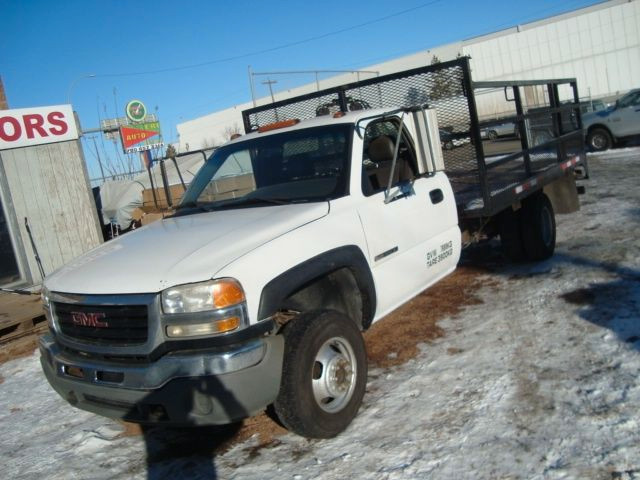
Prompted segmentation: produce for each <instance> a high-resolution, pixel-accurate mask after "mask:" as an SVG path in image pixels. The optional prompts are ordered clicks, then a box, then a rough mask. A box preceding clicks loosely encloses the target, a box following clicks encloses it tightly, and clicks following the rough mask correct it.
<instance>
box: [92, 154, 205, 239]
mask: <svg viewBox="0 0 640 480" xmlns="http://www.w3.org/2000/svg"><path fill="white" fill-rule="evenodd" d="M212 152H213V150H206V151H205V155H206V157H207V158H208V157H209V156H210V155H211V153H212ZM204 160H205V156H204V155H203V154H202V153H200V152H196V153H193V154H190V155H184V156H181V157H177V158H176V161H177V162H178V167H179V169H180V173H181V174H182V178H183V180H184V183H185V184H186V185H188V184H189V183H191V180H192V179H193V177H194V176H195V174H196V173H197V172H198V170H200V167H201V166H202V165H203V164H204ZM164 165H165V169H166V171H167V180H168V181H169V185H179V184H180V176H179V175H178V171H177V170H176V167H175V165H174V164H173V161H172V160H165V163H164ZM151 175H152V176H153V184H154V186H155V187H156V188H161V187H162V174H161V173H160V163H159V162H155V163H154V165H153V167H152V168H151ZM148 188H151V180H150V179H149V174H148V173H147V172H142V173H139V174H138V175H136V176H134V177H133V178H132V179H130V180H108V181H106V182H104V183H103V184H102V185H101V186H100V200H101V201H102V216H103V218H104V223H105V225H108V224H109V223H112V222H113V223H116V224H117V225H118V226H119V227H120V228H121V229H123V230H125V229H127V228H129V227H130V226H131V222H132V221H133V219H132V218H131V213H132V212H133V210H135V209H136V208H137V207H141V206H142V191H143V190H145V189H148Z"/></svg>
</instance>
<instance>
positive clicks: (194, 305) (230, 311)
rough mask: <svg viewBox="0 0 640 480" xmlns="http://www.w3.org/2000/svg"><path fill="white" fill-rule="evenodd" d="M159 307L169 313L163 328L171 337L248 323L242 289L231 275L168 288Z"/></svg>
mask: <svg viewBox="0 0 640 480" xmlns="http://www.w3.org/2000/svg"><path fill="white" fill-rule="evenodd" d="M162 310H163V311H164V313H167V314H169V315H168V316H167V317H165V318H167V324H166V330H165V332H166V335H167V337H172V338H185V337H197V336H203V335H217V334H221V333H228V332H232V331H234V330H237V329H240V328H242V327H244V326H246V325H247V323H248V320H247V313H246V303H245V295H244V290H242V287H241V286H240V284H239V283H238V282H237V281H236V280H234V279H231V278H223V279H219V280H211V281H208V282H201V283H190V284H186V285H178V286H175V287H171V288H168V289H166V290H164V291H163V292H162ZM189 314H194V315H189ZM173 315H175V319H173V318H172V316H173Z"/></svg>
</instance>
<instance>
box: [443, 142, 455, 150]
mask: <svg viewBox="0 0 640 480" xmlns="http://www.w3.org/2000/svg"><path fill="white" fill-rule="evenodd" d="M442 147H443V148H444V149H445V150H453V141H451V140H447V141H446V142H444V143H443V144H442Z"/></svg>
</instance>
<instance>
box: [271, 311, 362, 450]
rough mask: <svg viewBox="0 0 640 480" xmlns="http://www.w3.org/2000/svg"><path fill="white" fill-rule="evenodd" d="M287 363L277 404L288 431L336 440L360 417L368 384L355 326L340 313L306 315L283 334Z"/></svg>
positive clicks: (289, 326)
mask: <svg viewBox="0 0 640 480" xmlns="http://www.w3.org/2000/svg"><path fill="white" fill-rule="evenodd" d="M283 335H284V337H285V346H284V348H285V352H284V362H283V367H282V380H281V383H280V392H279V394H278V398H277V399H276V401H275V402H274V408H275V411H276V414H277V415H278V418H279V419H280V421H281V422H282V423H283V425H284V426H285V427H287V428H288V429H289V430H291V431H293V432H295V433H297V434H299V435H302V436H303V437H308V438H331V437H334V436H336V435H337V434H338V433H340V432H342V431H343V430H344V429H345V428H347V426H348V425H349V424H350V423H351V421H352V420H353V418H354V417H355V416H356V414H357V413H358V409H359V408H360V404H361V403H362V397H363V396H364V391H365V387H366V381H367V355H366V350H365V346H364V339H363V338H362V334H361V333H360V330H359V329H358V327H357V325H356V324H355V322H353V321H352V320H351V319H349V318H348V317H346V316H345V315H342V314H341V313H338V312H335V311H322V312H311V313H307V314H302V315H300V316H298V317H296V318H295V319H293V320H292V321H291V322H289V323H288V324H287V325H285V327H284V330H283Z"/></svg>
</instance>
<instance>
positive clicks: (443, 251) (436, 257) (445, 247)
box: [427, 240, 453, 267]
mask: <svg viewBox="0 0 640 480" xmlns="http://www.w3.org/2000/svg"><path fill="white" fill-rule="evenodd" d="M451 255H453V242H452V241H451V240H449V241H448V242H446V243H443V244H442V245H440V248H439V249H437V248H434V249H433V250H431V251H429V252H427V266H428V267H433V266H434V265H436V264H438V263H440V262H442V261H443V260H444V259H445V258H448V257H450V256H451Z"/></svg>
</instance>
